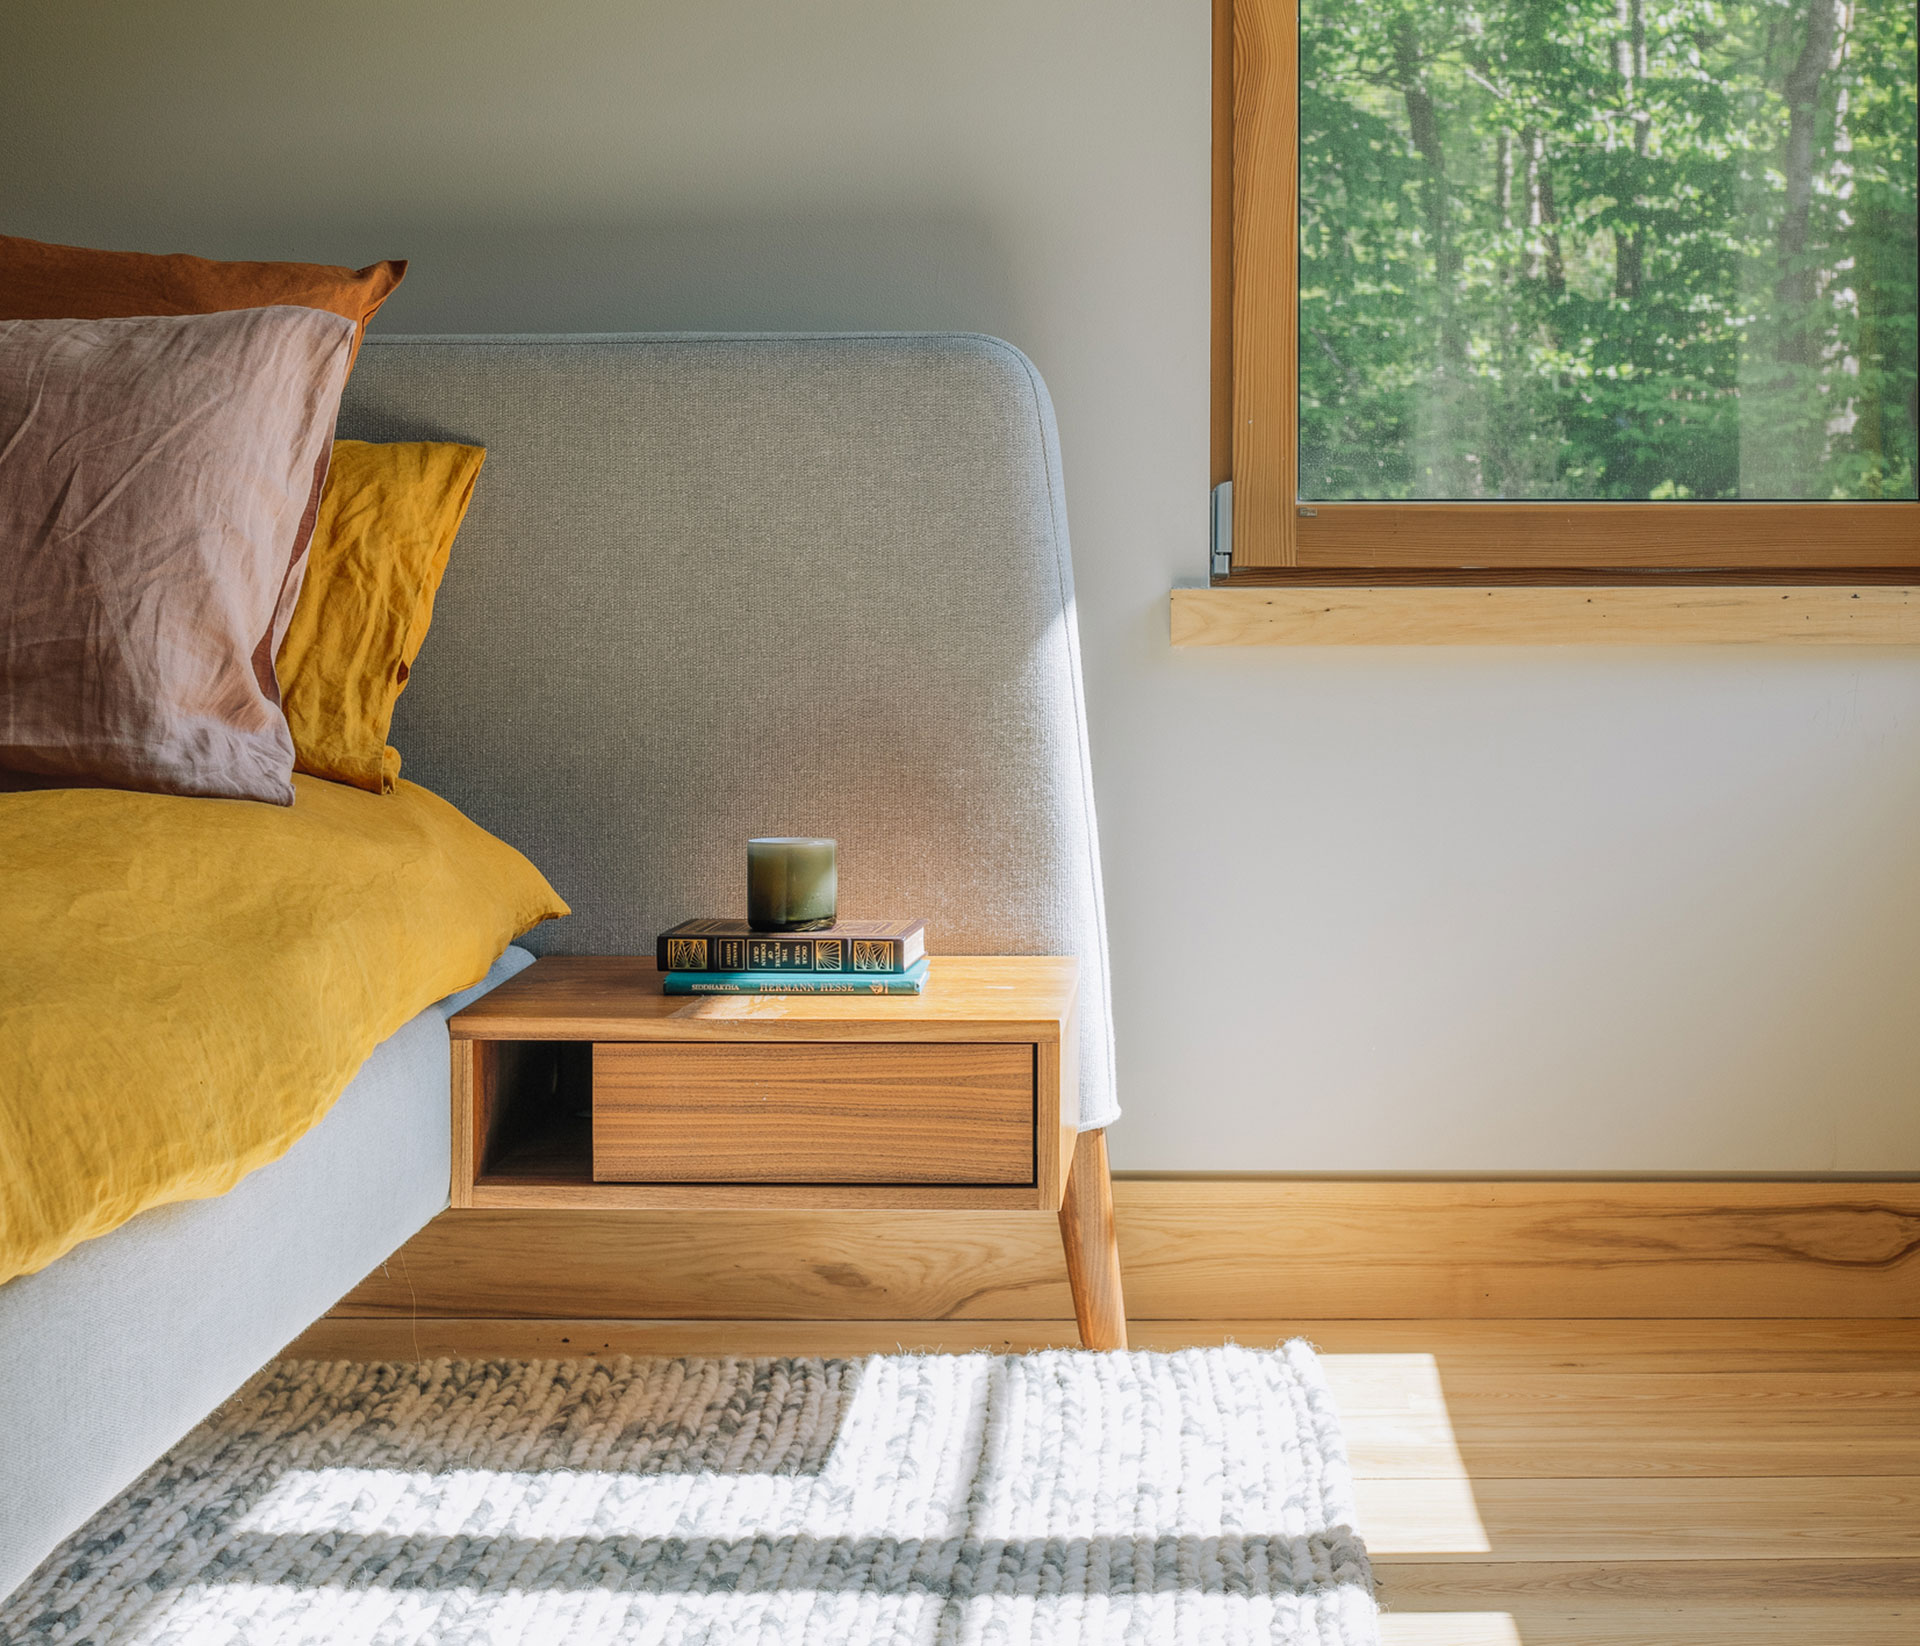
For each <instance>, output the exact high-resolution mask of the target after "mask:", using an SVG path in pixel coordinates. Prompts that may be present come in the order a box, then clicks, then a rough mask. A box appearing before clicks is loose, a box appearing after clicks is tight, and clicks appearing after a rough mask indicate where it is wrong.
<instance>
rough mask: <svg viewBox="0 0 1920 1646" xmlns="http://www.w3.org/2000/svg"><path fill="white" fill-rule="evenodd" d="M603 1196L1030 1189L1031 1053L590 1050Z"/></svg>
mask: <svg viewBox="0 0 1920 1646" xmlns="http://www.w3.org/2000/svg"><path fill="white" fill-rule="evenodd" d="M593 1176H594V1181H595V1182H597V1183H1008V1184H1012V1183H1031V1182H1033V1181H1034V1048H1033V1047H1032V1046H1031V1045H1026V1044H1012V1045H1002V1044H994V1043H989V1044H978V1043H975V1044H960V1043H949V1044H937V1043H936V1044H926V1043H921V1044H910V1045H904V1044H875V1043H872V1042H867V1043H857V1042H849V1041H821V1042H810V1043H795V1042H785V1043H780V1044H770V1043H765V1042H762V1043H758V1044H750V1045H718V1046H716V1045H684V1044H670V1043H632V1042H603V1043H600V1044H597V1045H595V1047H594V1048H593Z"/></svg>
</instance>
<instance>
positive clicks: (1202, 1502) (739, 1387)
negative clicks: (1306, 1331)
mask: <svg viewBox="0 0 1920 1646" xmlns="http://www.w3.org/2000/svg"><path fill="white" fill-rule="evenodd" d="M1351 1524H1352V1503H1351V1484H1350V1481H1349V1478H1348V1472H1347V1466H1346V1460H1345V1456H1344V1453H1343V1450H1342V1446H1341V1441H1340V1433H1339V1425H1338V1421H1337V1418H1336V1416H1335V1414H1334V1411H1333V1407H1332V1403H1331V1401H1330V1400H1329V1398H1328V1395H1327V1392H1326V1389H1325V1386H1324V1385H1323V1383H1322V1382H1321V1380H1320V1376H1319V1370H1318V1367H1317V1366H1316V1364H1315V1362H1314V1359H1313V1356H1312V1354H1311V1352H1310V1351H1309V1350H1308V1349H1307V1348H1306V1347H1305V1345H1304V1344H1299V1343H1293V1344H1289V1345H1287V1346H1286V1347H1285V1348H1284V1349H1278V1350H1268V1351H1257V1350H1250V1349H1238V1348H1224V1349H1192V1350H1186V1351H1182V1352H1180V1353H1177V1354H1167V1355H1161V1354H1146V1353H1137V1354H1112V1355H1095V1354H1087V1353H1082V1352H1056V1353H1047V1354H1035V1355H1027V1356H989V1355H967V1356H934V1355H930V1356H912V1355H894V1356H880V1357H875V1358H873V1359H869V1360H864V1361H830V1360H736V1359H690V1360H670V1361H669V1360H655V1361H626V1360H619V1361H612V1362H589V1361H578V1362H552V1361H543V1362H518V1361H492V1362H448V1361H438V1362H434V1363H432V1364H424V1365H377V1366H365V1365H354V1364H347V1363H314V1362H296V1361H288V1362H283V1363H281V1364H279V1365H277V1366H274V1367H271V1368H269V1369H268V1371H267V1372H265V1373H264V1374H262V1376H261V1377H259V1378H257V1379H256V1380H255V1381H254V1382H253V1383H252V1384H250V1385H249V1386H248V1387H247V1388H246V1389H245V1390H244V1391H242V1393H241V1394H240V1395H238V1396H236V1397H235V1399H234V1400H233V1401H232V1402H230V1403H229V1404H228V1405H227V1406H226V1407H225V1408H223V1409H222V1410H221V1411H220V1412H219V1413H217V1414H216V1415H215V1417H214V1418H212V1419H210V1420H209V1421H208V1422H207V1423H206V1424H204V1425H203V1426H202V1427H201V1428H199V1429H197V1430H196V1431H195V1432H194V1433H193V1434H191V1435H190V1436H188V1437H187V1439H186V1440H184V1441H183V1442H182V1443H181V1444H180V1445H179V1446H178V1447H177V1448H175V1450H174V1451H173V1452H172V1453H170V1454H169V1455H168V1456H167V1457H166V1458H164V1459H163V1460H162V1461H161V1462H160V1463H159V1464H157V1465H156V1466H155V1467H154V1468H153V1469H152V1470H151V1471H150V1472H149V1473H148V1474H147V1475H146V1476H145V1477H144V1478H143V1479H142V1480H140V1481H139V1482H137V1483H136V1484H135V1485H134V1486H133V1487H132V1488H131V1489H130V1490H129V1491H128V1492H127V1493H126V1494H125V1496H123V1497H122V1498H121V1499H120V1501H118V1502H117V1503H115V1504H113V1505H112V1506H110V1507H109V1508H108V1509H106V1510H104V1511H103V1512H102V1513H101V1514H100V1515H99V1516H98V1517H96V1519H95V1520H94V1521H93V1522H92V1523H91V1524H90V1525H88V1526H87V1527H85V1528H84V1529H83V1530H82V1531H80V1532H79V1533H77V1534H76V1535H75V1536H74V1537H73V1538H72V1539H71V1540H69V1542H68V1543H67V1544H66V1545H64V1546H63V1547H62V1548H61V1549H59V1550H57V1551H56V1552H55V1553H54V1555H53V1556H51V1557H50V1558H49V1559H48V1561H47V1562H46V1563H45V1565H43V1566H42V1567H41V1569H40V1571H39V1572H38V1573H36V1574H35V1576H34V1577H33V1578H32V1579H31V1580H29V1582H28V1583H27V1584H26V1585H25V1586H24V1587H23V1588H21V1589H20V1590H19V1591H18V1592H16V1593H15V1594H14V1596H13V1597H12V1598H11V1599H10V1600H8V1601H7V1602H5V1603H4V1604H0V1641H4V1642H7V1643H9V1646H12V1643H19V1642H28V1641H34V1642H38V1641H43V1640H44V1641H56V1640H57V1641H63V1642H81V1641H86V1642H102V1643H104V1642H130V1641H156V1642H157V1641H198V1640H222V1641H239V1642H254V1641H259V1642H266V1641H285V1640H316V1641H318V1640H324V1641H326V1642H328V1643H330V1646H343V1643H347V1642H359V1641H365V1642H375V1641H378V1642H381V1643H383V1646H385V1643H399V1642H412V1641H435V1642H451V1641H459V1642H463V1643H479V1642H499V1643H501V1646H506V1643H510V1642H511V1643H518V1642H523V1641H524V1642H534V1641H541V1642H544V1641H567V1642H570V1643H588V1642H600V1641H609V1642H611V1641H622V1642H625V1641H634V1642H648V1643H660V1646H681V1643H691V1642H722V1641H725V1642H742V1641H756V1642H766V1643H769V1646H771V1643H773V1642H779V1643H781V1646H788V1643H792V1646H800V1643H803V1642H804V1643H832V1646H865V1643H868V1642H906V1641H915V1642H929V1643H946V1642H954V1643H959V1642H976V1641H978V1642H1003V1641H1004V1642H1014V1641H1021V1642H1030V1643H1034V1646H1065V1643H1068V1642H1073V1643H1079V1642H1094V1641H1103V1642H1104V1641H1115V1642H1119V1641H1128V1642H1134V1641H1138V1642H1150V1641H1151V1642H1158V1641H1195V1642H1206V1643H1209V1646H1212V1643H1226V1642H1233V1643H1239V1642H1249V1643H1250V1642H1256V1641H1258V1642H1266V1643H1286V1646H1294V1643H1300V1646H1306V1643H1312V1646H1372V1643H1373V1642H1375V1641H1376V1639H1377V1633H1376V1619H1375V1610H1374V1604H1373V1598H1372V1581H1371V1576H1370V1573H1369V1570H1368V1565H1367V1558H1366V1553H1365V1551H1364V1550H1363V1549H1362V1547H1361V1545H1360V1542H1359V1540H1358V1538H1357V1537H1356V1536H1355V1534H1354V1533H1353V1532H1352V1531H1351V1530H1350V1527H1351Z"/></svg>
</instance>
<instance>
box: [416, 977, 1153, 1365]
mask: <svg viewBox="0 0 1920 1646" xmlns="http://www.w3.org/2000/svg"><path fill="white" fill-rule="evenodd" d="M1077 992H1078V984H1077V981H1076V966H1075V963H1074V962H1073V961H1072V960H1062V959H1053V958H1049V957H1040V956H1025V955H1019V956H991V957H962V956H954V955H939V956H936V957H934V959H933V961H932V964H931V967H930V969H929V973H928V978H927V988H926V993H925V994H922V995H918V996H877V995H708V996H694V997H688V996H685V995H673V996H669V995H665V994H662V993H661V990H660V977H659V973H658V972H656V971H655V969H654V964H653V961H652V960H651V959H639V958H629V957H626V956H602V955H549V956H547V957H546V958H544V959H541V960H537V961H535V962H534V964H533V965H531V966H529V967H528V968H527V969H526V970H525V971H523V972H521V973H520V974H519V975H518V976H516V977H513V978H511V979H509V980H508V981H507V982H506V983H503V984H502V985H501V986H500V987H499V988H497V989H495V990H494V991H493V992H492V993H491V994H488V995H486V996H484V997H483V998H481V999H480V1000H477V1001H475V1002H474V1003H473V1004H472V1005H471V1006H469V1007H467V1009H466V1010H465V1011H463V1012H460V1013H458V1014H456V1015H455V1016H454V1018H453V1019H452V1021H451V1022H450V1023H449V1024H448V1029H449V1032H450V1033H451V1034H452V1036H453V1191H452V1197H453V1204H454V1205H455V1206H476V1207H531V1206H544V1207H554V1206H571V1207H581V1208H593V1209H614V1208H622V1207H631V1208H655V1209H657V1208H660V1207H674V1206H686V1207H741V1208H763V1209H765V1208H778V1207H799V1206H817V1207H849V1208H855V1207H903V1206H904V1207H916V1208H924V1209H926V1210H928V1211H939V1210H961V1209H972V1210H978V1209H982V1208H995V1209H1000V1210H1008V1209H1013V1208H1031V1209H1033V1210H1035V1211H1052V1212H1057V1213H1058V1214H1059V1218H1060V1233H1061V1239H1062V1243H1063V1244H1064V1246H1065V1248H1066V1257H1067V1275H1068V1279H1069V1281H1070V1282H1071V1284H1072V1287H1073V1304H1074V1312H1075V1314H1076V1316H1077V1317H1078V1319H1079V1323H1080V1337H1081V1341H1082V1342H1084V1343H1085V1344H1086V1345H1087V1346H1088V1347H1089V1348H1097V1349H1109V1348H1124V1347H1125V1346H1126V1341H1127V1323H1126V1309H1125V1306H1124V1304H1123V1302H1122V1298H1121V1289H1120V1257H1119V1251H1118V1248H1117V1247H1116V1246H1115V1244H1114V1235H1113V1195H1112V1189H1111V1186H1110V1184H1109V1182H1108V1177H1107V1147H1106V1135H1105V1134H1104V1133H1102V1132H1085V1133H1080V1134H1078V1136H1077V1138H1076V1134H1075V1131H1074V1128H1073V1127H1072V1125H1071V1124H1068V1125H1062V1123H1061V1118H1060V1094H1061V1092H1062V1091H1067V1092H1073V1091H1075V1090H1077V1088H1078V1079H1079V1077H1078V1070H1077V1067H1076V1064H1077V1058H1076V1047H1077V1045H1078V1040H1077V1030H1076V1028H1075V1022H1074V1004H1075V997H1076V994H1077Z"/></svg>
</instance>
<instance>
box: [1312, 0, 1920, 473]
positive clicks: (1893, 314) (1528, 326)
mask: <svg viewBox="0 0 1920 1646" xmlns="http://www.w3.org/2000/svg"><path fill="white" fill-rule="evenodd" d="M1914 37H1915V5H1914V0H1850V3H1849V0H1781V3H1774V0H1678V3H1672V4H1668V3H1662V0H1489V3H1487V4H1484V5H1475V4H1460V3H1455V0H1419V3H1402V0H1301V4H1300V64H1301V67H1300V259H1301V262H1300V494H1301V496H1302V497H1303V498H1306V499H1309V500H1315V499H1338V498H1376V499H1391V498H1614V499H1623V498H1625V499H1654V500H1662V499H1669V498H1671V499H1683V498H1691V499H1713V498H1775V499H1801V500H1805V499H1829V498H1845V499H1873V498H1911V497H1913V496H1914V495H1915V492H1914V467H1915V449H1916V445H1920V430H1917V428H1916V425H1917V424H1920V409H1917V408H1916V404H1915V363H1916V344H1915V329H1914V315H1915V283H1916V281H1915V276H1916V256H1915V216H1916V208H1915V196H1914V171H1915V147H1916V145H1915V38H1914Z"/></svg>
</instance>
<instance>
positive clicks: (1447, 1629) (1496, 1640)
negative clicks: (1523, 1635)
mask: <svg viewBox="0 0 1920 1646" xmlns="http://www.w3.org/2000/svg"><path fill="white" fill-rule="evenodd" d="M1380 1646H1523V1643H1522V1641H1521V1639H1520V1626H1519V1625H1518V1624H1517V1623H1515V1622H1514V1621H1513V1613H1511V1612H1383V1613H1381V1614H1380Z"/></svg>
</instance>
